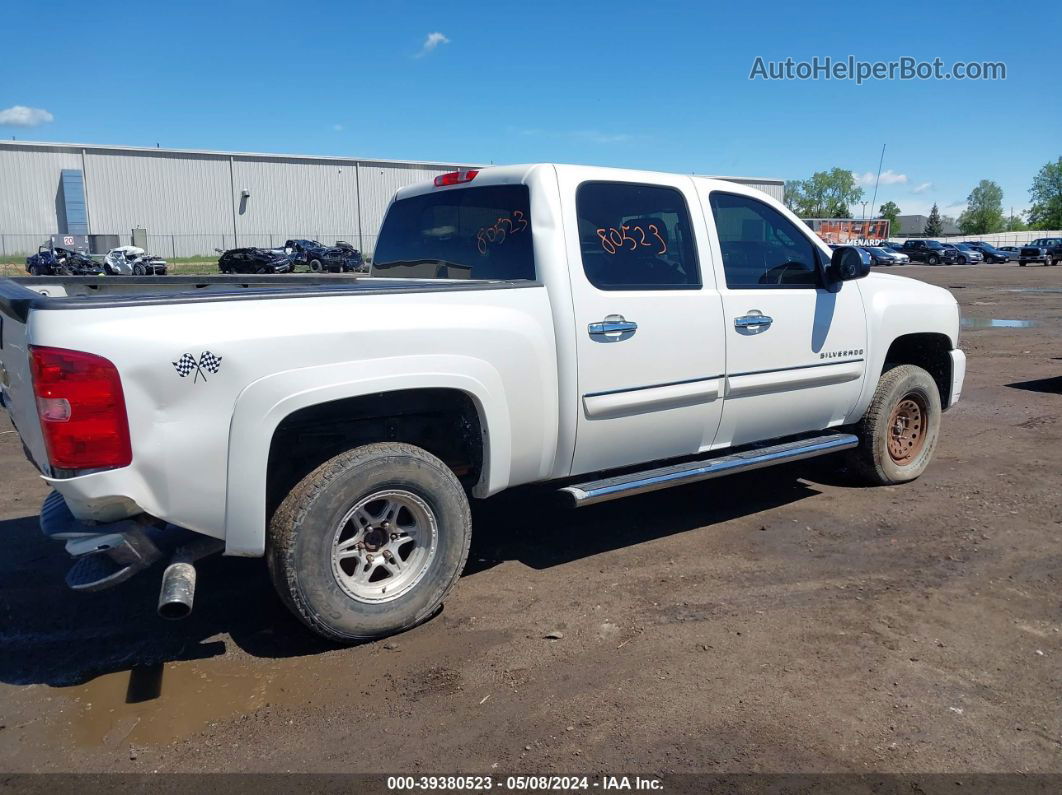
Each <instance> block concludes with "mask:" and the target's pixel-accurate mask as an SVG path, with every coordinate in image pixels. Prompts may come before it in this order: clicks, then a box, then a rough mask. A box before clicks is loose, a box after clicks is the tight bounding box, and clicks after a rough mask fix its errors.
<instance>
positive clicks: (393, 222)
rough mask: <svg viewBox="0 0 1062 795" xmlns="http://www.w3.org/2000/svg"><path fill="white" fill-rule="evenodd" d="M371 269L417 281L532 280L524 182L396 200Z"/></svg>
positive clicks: (533, 274)
mask: <svg viewBox="0 0 1062 795" xmlns="http://www.w3.org/2000/svg"><path fill="white" fill-rule="evenodd" d="M372 270H373V273H374V274H375V275H377V276H387V277H404V278H416V279H498V280H525V279H530V280H533V279H534V278H535V258H534V251H533V247H532V245H531V208H530V196H529V193H528V189H527V186H526V185H488V186H483V187H478V188H459V189H456V190H455V189H450V190H440V191H438V192H435V193H425V194H421V195H420V196H411V197H409V198H408V199H400V200H398V201H396V202H394V203H393V204H392V205H391V208H390V209H389V210H388V211H387V217H386V218H384V222H383V226H382V227H381V228H380V238H379V240H378V241H377V243H376V250H375V252H374V253H373V263H372Z"/></svg>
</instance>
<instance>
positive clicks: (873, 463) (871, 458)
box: [849, 364, 941, 486]
mask: <svg viewBox="0 0 1062 795" xmlns="http://www.w3.org/2000/svg"><path fill="white" fill-rule="evenodd" d="M907 401H909V402H911V403H914V404H918V407H919V408H920V409H921V416H922V418H923V419H922V420H921V421H918V422H914V423H907V424H906V426H905V428H904V435H913V438H911V440H910V442H911V445H910V446H909V447H907V448H906V449H907V450H908V451H909V453H908V455H909V456H910V457H909V459H906V460H905V458H903V457H900V458H897V456H895V455H894V454H893V453H891V452H890V444H889V442H890V440H894V441H895V443H896V444H895V447H903V446H904V443H903V440H902V439H899V438H897V437H898V436H899V434H896V433H895V432H894V430H895V428H894V426H893V425H890V422H893V421H894V414H893V412H894V410H901V409H902V405H903V404H905V402H907ZM940 417H941V406H940V393H939V391H938V389H937V384H936V382H935V381H934V380H933V377H932V376H931V375H930V374H929V373H927V372H926V371H925V370H923V369H922V368H921V367H916V366H915V365H913V364H901V365H899V366H897V367H893V368H891V369H889V370H886V371H885V372H884V373H883V374H882V376H881V379H880V380H879V381H878V387H877V389H876V390H875V392H874V398H873V399H872V400H871V401H870V406H869V407H868V408H867V410H866V413H865V414H864V415H863V419H861V420H860V421H859V423H858V425H857V426H856V430H855V432H856V434H857V435H858V436H859V447H856V448H854V449H853V450H851V451H850V452H849V463H850V465H851V468H852V470H853V471H854V472H855V474H856V475H857V476H858V478H859V479H860V480H861V481H862V482H865V483H867V484H868V485H873V486H891V485H895V484H897V483H906V482H908V481H911V480H914V479H915V478H917V477H918V476H919V475H921V474H922V472H924V471H925V468H926V467H927V466H929V462H930V460H931V459H932V458H933V452H934V451H935V450H936V447H937V441H938V439H939V437H940ZM895 447H894V449H895Z"/></svg>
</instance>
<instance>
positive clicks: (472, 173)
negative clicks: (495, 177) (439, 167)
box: [435, 168, 479, 188]
mask: <svg viewBox="0 0 1062 795" xmlns="http://www.w3.org/2000/svg"><path fill="white" fill-rule="evenodd" d="M478 173H479V169H478V168H473V169H469V170H468V171H451V172H449V173H448V174H440V175H439V176H437V177H436V178H435V187H436V188H445V187H446V186H447V185H460V184H461V183H462V182H471V181H472V180H474V179H475V178H476V174H478Z"/></svg>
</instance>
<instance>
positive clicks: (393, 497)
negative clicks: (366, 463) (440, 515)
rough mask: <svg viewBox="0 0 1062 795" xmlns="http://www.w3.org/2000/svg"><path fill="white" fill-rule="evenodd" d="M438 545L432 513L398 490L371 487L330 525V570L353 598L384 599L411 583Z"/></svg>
mask: <svg viewBox="0 0 1062 795" xmlns="http://www.w3.org/2000/svg"><path fill="white" fill-rule="evenodd" d="M438 548H439V523H438V521H437V519H436V517H435V512H434V511H433V510H432V509H431V507H430V506H429V505H428V504H427V503H426V502H425V501H424V500H422V499H421V498H420V497H418V496H417V495H416V494H413V493H412V492H409V491H405V490H403V489H385V490H381V491H376V492H373V493H372V494H370V495H368V496H367V497H363V498H362V499H361V500H359V501H358V502H357V503H356V504H355V505H354V507H353V508H351V509H350V510H349V511H347V513H346V514H345V515H344V516H343V518H342V519H341V520H340V521H339V523H338V524H337V525H336V529H335V532H334V533H333V536H332V547H331V555H332V573H333V575H334V576H335V579H336V583H337V584H338V585H339V587H340V588H342V589H343V591H344V592H345V593H346V594H347V595H348V596H350V597H351V598H352V599H355V600H357V601H359V602H374V603H380V602H389V601H392V600H394V599H398V598H399V597H400V596H402V595H403V594H405V593H407V592H408V591H409V590H410V589H412V588H413V587H414V586H416V585H417V583H419V582H420V580H421V579H422V578H423V577H424V575H425V574H426V573H427V571H428V569H429V567H430V566H431V563H432V561H433V560H434V559H435V556H436V554H437V553H438Z"/></svg>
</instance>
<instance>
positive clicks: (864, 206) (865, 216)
mask: <svg viewBox="0 0 1062 795" xmlns="http://www.w3.org/2000/svg"><path fill="white" fill-rule="evenodd" d="M859 203H860V204H862V205H863V220H864V221H865V220H867V205H868V204H870V202H859Z"/></svg>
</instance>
